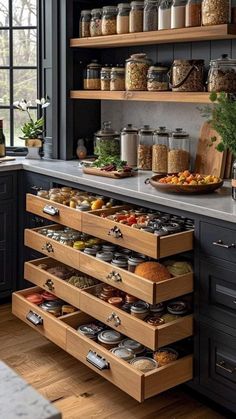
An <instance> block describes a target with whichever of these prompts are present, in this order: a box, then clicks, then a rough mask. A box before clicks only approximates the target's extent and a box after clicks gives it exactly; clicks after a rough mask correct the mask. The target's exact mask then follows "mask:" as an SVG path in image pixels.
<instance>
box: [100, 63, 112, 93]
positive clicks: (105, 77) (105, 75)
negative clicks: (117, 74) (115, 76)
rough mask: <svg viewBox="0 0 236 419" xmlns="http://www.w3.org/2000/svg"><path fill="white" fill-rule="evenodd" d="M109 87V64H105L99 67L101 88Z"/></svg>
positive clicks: (107, 88)
mask: <svg viewBox="0 0 236 419" xmlns="http://www.w3.org/2000/svg"><path fill="white" fill-rule="evenodd" d="M110 89H111V66H109V65H108V64H106V65H105V66H104V67H102V69H101V90H102V91H109V90H110Z"/></svg>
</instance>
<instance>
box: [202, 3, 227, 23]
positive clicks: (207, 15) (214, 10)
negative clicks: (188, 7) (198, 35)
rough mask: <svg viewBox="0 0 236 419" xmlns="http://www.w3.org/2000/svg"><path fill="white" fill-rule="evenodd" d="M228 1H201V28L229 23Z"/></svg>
mask: <svg viewBox="0 0 236 419" xmlns="http://www.w3.org/2000/svg"><path fill="white" fill-rule="evenodd" d="M230 15H231V13H230V0H203V2H202V24H203V26H210V25H223V24H224V23H230Z"/></svg>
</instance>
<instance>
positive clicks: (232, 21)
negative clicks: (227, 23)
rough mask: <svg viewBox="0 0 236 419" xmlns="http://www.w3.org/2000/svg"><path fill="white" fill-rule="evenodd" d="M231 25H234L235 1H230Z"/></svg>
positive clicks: (235, 21) (235, 17)
mask: <svg viewBox="0 0 236 419" xmlns="http://www.w3.org/2000/svg"><path fill="white" fill-rule="evenodd" d="M231 23H236V0H231Z"/></svg>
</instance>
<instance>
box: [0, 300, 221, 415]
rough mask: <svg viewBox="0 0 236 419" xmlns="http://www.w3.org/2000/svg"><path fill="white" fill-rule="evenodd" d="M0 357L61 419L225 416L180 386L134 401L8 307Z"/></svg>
mask: <svg viewBox="0 0 236 419" xmlns="http://www.w3.org/2000/svg"><path fill="white" fill-rule="evenodd" d="M0 359H1V360H3V361H5V362H6V363H7V364H8V365H9V366H10V367H12V368H13V369H14V370H16V371H17V372H18V374H20V375H21V376H22V377H23V378H25V379H26V380H27V381H28V382H29V383H30V384H32V386H33V387H34V388H35V389H37V390H38V391H39V392H40V393H41V394H42V395H43V396H45V397H46V398H47V399H49V400H50V401H52V402H53V403H55V405H56V406H57V407H58V408H59V409H60V410H61V412H62V413H63V419H95V418H96V419H120V418H122V419H157V418H158V419H180V418H181V419H218V418H223V417H225V416H222V415H220V414H218V413H217V411H215V410H214V411H213V410H211V409H210V408H209V407H207V406H205V405H204V404H202V403H201V402H200V401H198V400H197V399H195V398H192V397H191V396H190V395H189V394H188V393H186V392H185V391H184V389H183V387H179V388H176V389H173V390H170V391H168V392H166V393H164V394H162V395H159V396H158V397H154V398H152V399H150V400H148V401H146V402H145V403H143V404H139V403H137V402H136V401H135V400H133V399H132V398H131V397H129V396H128V395H126V394H124V393H123V392H122V391H120V390H119V389H117V388H116V387H115V386H113V385H111V384H110V383H108V382H107V381H105V380H104V379H103V378H101V377H100V376H99V375H97V374H96V373H94V372H93V371H91V370H90V369H89V368H87V367H86V366H84V365H83V364H81V363H79V362H78V361H77V360H75V359H74V358H72V357H71V356H69V355H68V354H67V353H66V352H64V351H62V350H61V349H59V348H58V347H57V346H55V345H54V344H52V343H50V342H48V341H47V340H46V339H45V338H43V337H42V336H40V335H39V334H38V333H37V332H35V331H34V330H33V329H31V328H30V327H28V326H27V325H25V324H24V323H23V322H21V321H20V320H18V319H17V318H16V317H14V316H13V315H12V314H11V307H10V305H3V306H0Z"/></svg>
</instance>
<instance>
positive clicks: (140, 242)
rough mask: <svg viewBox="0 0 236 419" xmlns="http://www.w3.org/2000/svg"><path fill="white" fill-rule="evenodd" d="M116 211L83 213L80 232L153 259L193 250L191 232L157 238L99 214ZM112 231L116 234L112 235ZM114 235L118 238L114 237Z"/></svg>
mask: <svg viewBox="0 0 236 419" xmlns="http://www.w3.org/2000/svg"><path fill="white" fill-rule="evenodd" d="M116 211H117V210H115V209H112V210H102V211H91V212H89V213H83V214H82V231H83V232H84V233H88V234H92V235H93V236H96V237H99V238H100V239H104V240H108V241H109V242H111V243H114V244H116V245H119V246H122V247H125V248H127V249H131V250H134V251H136V252H139V253H144V254H145V255H147V256H150V257H153V258H155V259H156V258H163V257H167V256H171V255H175V254H177V253H182V252H187V251H189V250H192V249H193V231H185V232H183V233H178V234H173V235H169V236H165V237H157V236H156V235H154V234H151V233H146V232H143V231H141V230H138V229H135V228H132V227H129V226H127V225H124V224H121V223H116V222H114V221H112V220H109V219H107V218H102V217H100V214H101V213H106V214H108V215H110V214H112V213H114V212H116ZM114 229H115V230H116V233H114ZM116 235H118V237H115V236H116Z"/></svg>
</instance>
